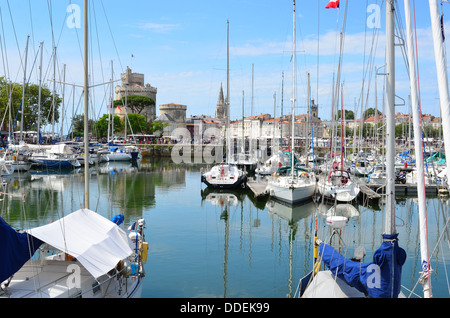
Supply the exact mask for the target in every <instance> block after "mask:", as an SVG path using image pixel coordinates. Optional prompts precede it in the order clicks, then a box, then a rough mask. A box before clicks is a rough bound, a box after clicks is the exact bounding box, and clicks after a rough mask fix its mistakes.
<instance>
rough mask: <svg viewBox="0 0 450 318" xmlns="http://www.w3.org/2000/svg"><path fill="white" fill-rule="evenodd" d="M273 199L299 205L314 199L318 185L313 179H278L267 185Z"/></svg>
mask: <svg viewBox="0 0 450 318" xmlns="http://www.w3.org/2000/svg"><path fill="white" fill-rule="evenodd" d="M267 190H268V191H269V194H270V196H271V197H274V198H275V199H278V200H281V201H283V202H287V203H297V202H301V201H305V200H309V199H311V198H312V196H313V195H314V193H315V191H316V183H315V181H313V180H311V179H301V178H292V177H276V178H274V179H273V180H271V181H270V182H269V183H268V185H267Z"/></svg>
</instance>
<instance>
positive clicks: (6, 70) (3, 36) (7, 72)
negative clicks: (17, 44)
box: [0, 8, 9, 79]
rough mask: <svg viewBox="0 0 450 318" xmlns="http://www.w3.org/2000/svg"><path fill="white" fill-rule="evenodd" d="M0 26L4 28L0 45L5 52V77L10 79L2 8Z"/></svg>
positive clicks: (3, 60)
mask: <svg viewBox="0 0 450 318" xmlns="http://www.w3.org/2000/svg"><path fill="white" fill-rule="evenodd" d="M0 24H1V27H2V39H0V45H1V49H2V52H4V53H2V62H3V69H4V71H5V75H6V76H7V78H8V79H9V63H8V52H7V50H6V39H5V28H4V26H3V12H2V8H0ZM4 41H5V42H4ZM3 42H4V47H5V49H4V50H3Z"/></svg>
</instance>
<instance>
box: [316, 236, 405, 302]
mask: <svg viewBox="0 0 450 318" xmlns="http://www.w3.org/2000/svg"><path fill="white" fill-rule="evenodd" d="M397 235H398V234H392V235H387V234H384V235H383V243H382V244H381V246H380V247H379V248H378V249H377V250H376V251H375V253H374V255H373V260H372V262H368V263H360V262H357V261H352V260H350V259H347V258H345V257H344V256H342V255H340V254H339V253H338V252H337V251H336V250H335V249H334V248H333V247H332V246H330V245H328V244H325V243H321V244H320V245H319V253H320V255H321V257H322V261H323V262H324V264H325V265H326V266H327V267H328V269H329V270H330V271H331V272H332V273H333V274H334V275H337V276H338V277H339V278H341V279H343V280H344V281H345V282H346V283H347V284H348V285H349V286H351V287H354V288H356V289H357V290H358V291H360V292H362V293H364V294H366V295H367V296H368V297H371V298H397V297H398V295H399V293H400V286H401V272H402V266H403V264H404V263H405V260H406V252H405V250H404V249H402V248H401V247H399V245H398V239H397Z"/></svg>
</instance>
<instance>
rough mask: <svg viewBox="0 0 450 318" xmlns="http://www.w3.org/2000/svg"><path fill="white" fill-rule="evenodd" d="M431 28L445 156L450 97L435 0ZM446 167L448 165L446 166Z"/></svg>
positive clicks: (448, 145)
mask: <svg viewBox="0 0 450 318" xmlns="http://www.w3.org/2000/svg"><path fill="white" fill-rule="evenodd" d="M429 3H430V16H431V27H432V31H433V44H434V58H435V61H436V74H437V76H438V78H437V79H438V87H439V99H440V103H441V116H442V131H443V135H444V148H445V149H444V150H445V154H446V156H449V155H450V112H449V108H450V96H449V92H448V77H447V65H446V62H445V51H444V45H443V38H442V30H441V25H440V24H441V21H440V17H439V7H438V2H437V0H429ZM447 166H448V164H447ZM449 182H450V169H449V168H448V167H447V183H449Z"/></svg>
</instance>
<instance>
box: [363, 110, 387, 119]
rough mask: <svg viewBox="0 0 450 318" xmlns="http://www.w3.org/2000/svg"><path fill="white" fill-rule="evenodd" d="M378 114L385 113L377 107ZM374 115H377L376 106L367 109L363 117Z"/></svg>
mask: <svg viewBox="0 0 450 318" xmlns="http://www.w3.org/2000/svg"><path fill="white" fill-rule="evenodd" d="M377 114H378V116H382V115H383V113H382V112H380V111H379V110H378V109H377ZM372 116H375V109H374V108H368V109H366V111H365V112H364V114H363V117H364V118H368V117H372Z"/></svg>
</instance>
